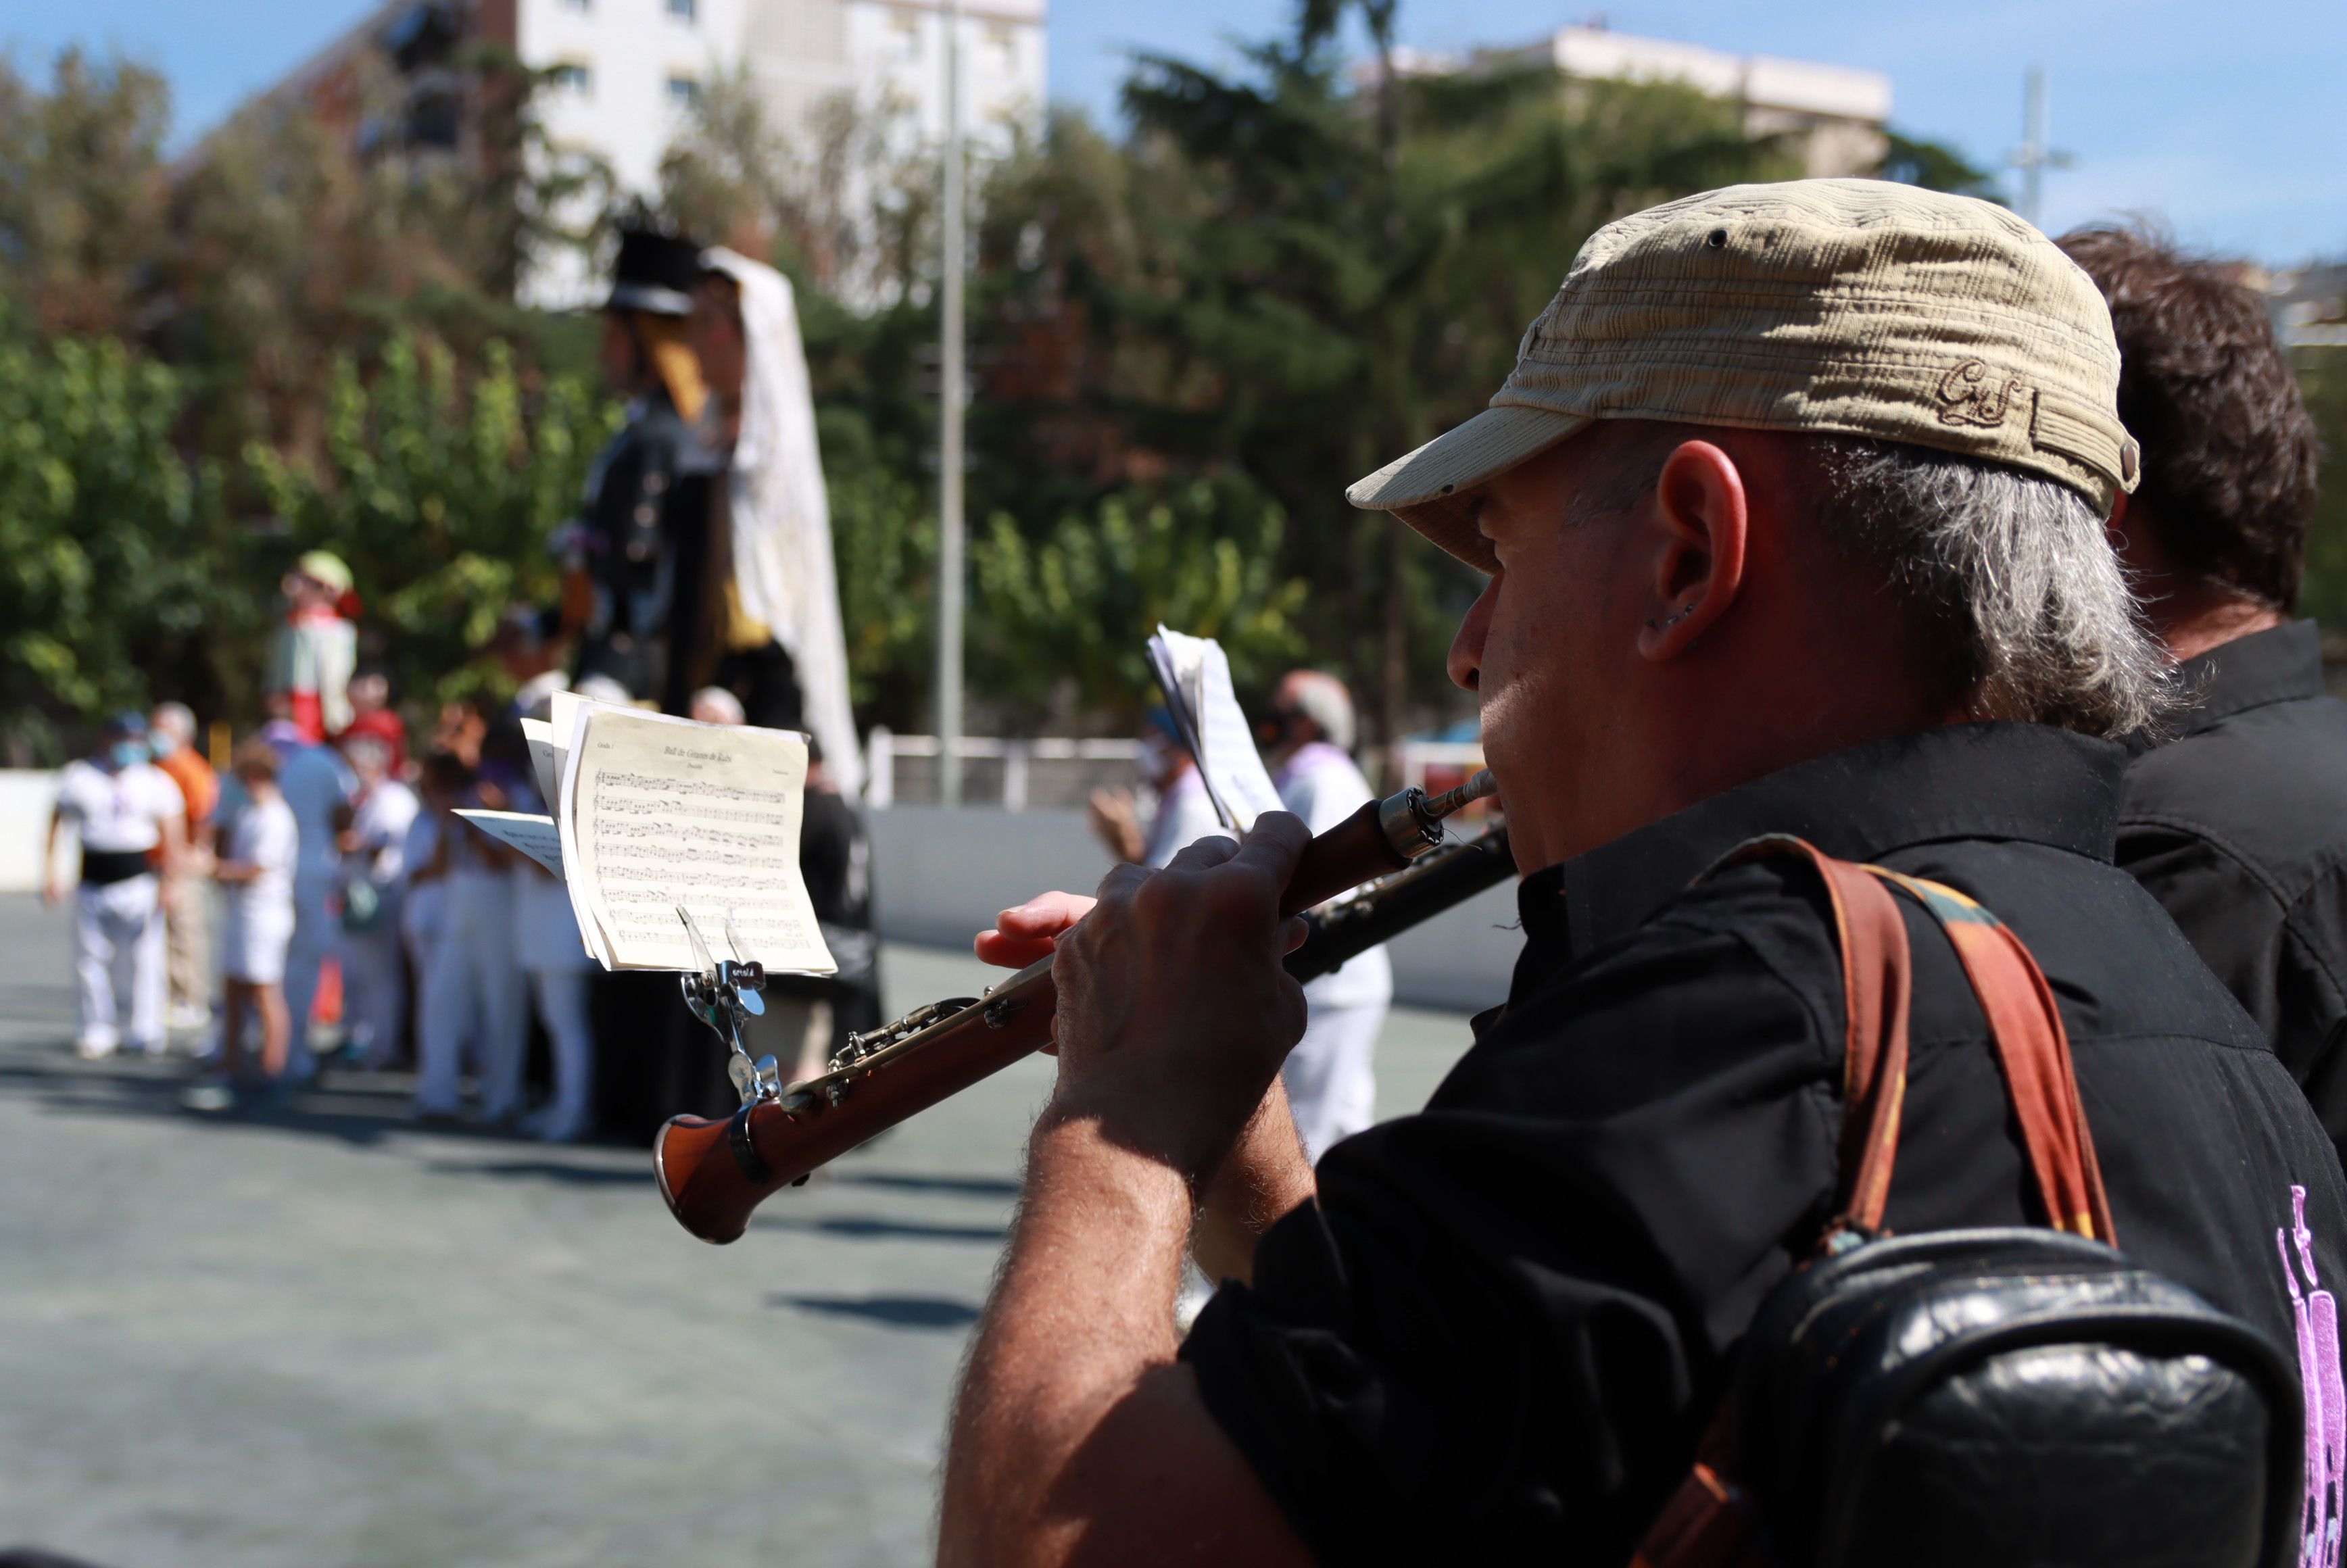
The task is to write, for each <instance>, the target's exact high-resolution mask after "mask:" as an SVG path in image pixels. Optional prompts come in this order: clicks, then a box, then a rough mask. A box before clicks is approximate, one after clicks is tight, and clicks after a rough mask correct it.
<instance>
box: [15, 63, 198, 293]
mask: <svg viewBox="0 0 2347 1568" xmlns="http://www.w3.org/2000/svg"><path fill="white" fill-rule="evenodd" d="M170 118H171V111H170V92H169V88H168V87H166V86H165V84H164V82H163V79H162V78H161V77H159V76H157V75H156V74H155V73H154V72H152V71H149V70H148V69H146V68H145V67H140V66H136V65H131V64H128V62H126V61H124V60H122V59H120V58H111V59H105V60H93V59H91V58H90V57H89V56H87V55H85V54H84V53H83V52H82V51H80V50H79V49H67V50H65V51H64V52H62V53H61V54H59V55H58V56H57V58H56V65H55V67H54V69H53V70H52V72H51V77H50V83H49V87H48V88H47V90H46V91H44V90H42V89H41V88H40V87H36V85H35V84H33V83H32V82H29V81H27V80H26V78H25V77H23V76H21V75H20V74H18V72H17V70H16V67H15V62H14V61H13V60H10V59H8V58H7V57H5V56H0V292H5V295H6V297H7V298H8V299H9V300H11V301H12V302H15V306H16V308H17V310H18V311H19V313H21V314H22V316H23V318H24V319H25V320H26V322H28V323H30V324H31V325H32V326H33V328H34V329H35V330H36V332H38V333H42V334H43V335H49V334H56V333H124V332H128V331H129V330H130V328H131V325H132V323H133V321H134V319H135V317H136V315H137V313H138V307H139V305H140V304H141V303H142V301H143V296H144V295H145V293H146V292H148V291H149V290H150V289H151V288H152V282H153V281H152V278H151V276H150V273H151V271H152V268H153V265H154V261H155V258H156V256H157V255H158V254H159V251H160V250H161V247H162V243H163V240H164V234H165V221H164V220H165V201H164V194H165V193H164V183H163V165H162V148H163V138H164V135H165V133H166V132H167V131H168V130H169V126H170Z"/></svg>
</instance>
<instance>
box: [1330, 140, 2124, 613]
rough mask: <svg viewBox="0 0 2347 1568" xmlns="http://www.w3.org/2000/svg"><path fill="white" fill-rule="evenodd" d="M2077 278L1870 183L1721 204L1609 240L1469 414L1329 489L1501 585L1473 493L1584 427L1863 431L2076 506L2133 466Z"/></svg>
mask: <svg viewBox="0 0 2347 1568" xmlns="http://www.w3.org/2000/svg"><path fill="white" fill-rule="evenodd" d="M2118 383H2119V351H2118V343H2117V342H2116V339H2115V338H2114V337H2113V336H2112V333H2111V318H2110V312H2109V311H2108V310H2107V309H2106V307H2105V306H2104V303H2103V297H2102V294H2101V293H2100V292H2098V291H2097V290H2096V287H2095V285H2094V282H2093V281H2092V280H2091V279H2089V278H2088V277H2087V276H2086V273H2085V272H2081V271H2080V270H2079V269H2078V267H2077V265H2076V264H2075V262H2073V261H2071V260H2070V259H2069V258H2068V257H2067V256H2065V255H2064V254H2063V253H2062V251H2060V249H2059V248H2058V247H2056V246H2055V243H2054V242H2053V241H2051V240H2048V239H2047V238H2046V237H2045V235H2043V234H2041V233H2039V232H2038V231H2036V230H2035V229H2034V228H2032V227H2030V225H2028V224H2027V223H2024V222H2023V221H2022V220H2020V219H2019V218H2016V217H2014V215H2013V214H2012V213H2010V212H2008V211H2006V210H2004V208H2002V207H1997V206H1993V205H1992V204H1991V203H1989V202H1986V201H1981V200H1975V199H1973V198H1972V197H1967V196H1949V195H1945V194H1942V193H1941V192H1938V191H1932V190H1917V189H1915V188H1914V187H1912V186H1907V185H1896V184H1892V183H1890V182H1888V181H1885V180H1876V179H1796V180H1788V181H1787V182H1785V183H1783V184H1778V185H1732V186H1729V187H1727V189H1726V190H1712V191H1706V192H1705V193H1704V194H1702V195H1700V196H1689V197H1686V198H1683V199H1681V200H1677V201H1669V202H1665V203H1664V204H1663V205H1662V206H1660V207H1650V208H1648V209H1647V210H1645V211H1644V212H1637V213H1633V214H1632V215H1631V216H1629V217H1627V218H1624V219H1621V220H1617V221H1615V222H1612V223H1608V224H1607V225H1606V226H1605V227H1604V228H1603V229H1600V230H1599V231H1597V232H1596V233H1595V234H1593V235H1592V236H1590V239H1589V242H1588V243H1587V244H1585V245H1583V247H1582V248H1581V253H1580V254H1579V255H1578V256H1576V257H1574V258H1573V270H1572V271H1571V272H1567V273H1566V274H1565V279H1564V285H1563V287H1562V288H1561V289H1559V290H1558V291H1557V294H1556V298H1555V299H1554V300H1553V301H1551V302H1550V303H1549V307H1548V309H1546V310H1545V311H1542V313H1541V314H1540V319H1539V320H1537V321H1535V322H1533V323H1532V327H1531V329H1530V330H1529V331H1527V332H1526V333H1524V340H1523V343H1522V345H1521V346H1520V347H1519V348H1518V350H1517V352H1516V368H1515V370H1514V372H1513V373H1512V374H1510V375H1509V377H1508V380H1507V384H1506V385H1504V386H1502V387H1501V388H1500V391H1499V394H1498V395H1496V396H1495V397H1493V398H1492V399H1491V406H1490V407H1489V408H1486V409H1485V410H1484V411H1483V412H1482V413H1481V414H1479V415H1475V417H1473V418H1472V419H1470V420H1468V421H1467V422H1466V423H1465V424H1463V425H1459V426H1458V427H1457V428H1456V429H1453V430H1451V431H1450V432H1448V433H1447V434H1445V435H1442V436H1438V437H1436V438H1435V439H1434V440H1432V441H1430V442H1428V443H1427V444H1426V445H1425V446H1421V447H1419V449H1418V450H1417V451H1415V452H1412V453H1410V454H1409V456H1405V457H1400V458H1398V459H1396V460H1395V461H1393V462H1391V463H1389V464H1387V465H1386V466H1384V467H1382V468H1380V469H1378V471H1377V472H1376V473H1374V474H1372V475H1370V476H1369V477H1368V478H1366V479H1363V480H1361V481H1359V482H1358V483H1357V484H1355V485H1354V486H1353V487H1351V488H1350V489H1349V490H1348V491H1347V492H1346V497H1347V499H1348V500H1350V501H1351V502H1352V503H1353V505H1355V506H1357V507H1365V508H1368V509H1370V510H1378V511H1389V512H1393V513H1397V514H1398V515H1399V516H1400V518H1402V520H1403V521H1405V522H1407V523H1409V525H1410V527H1412V528H1416V529H1417V530H1418V531H1419V533H1422V534H1424V535H1425V536H1426V537H1427V538H1430V539H1432V540H1433V541H1434V542H1435V543H1436V544H1438V545H1440V546H1441V547H1442V548H1444V549H1446V550H1449V551H1450V553H1451V554H1452V555H1454V556H1457V557H1458V558H1459V559H1461V560H1463V561H1465V562H1467V563H1468V564H1469V565H1471V566H1474V567H1477V568H1480V569H1482V570H1484V571H1487V572H1488V571H1495V570H1497V569H1498V563H1497V562H1496V561H1495V560H1494V559H1492V556H1491V547H1490V546H1489V545H1488V544H1486V543H1485V542H1484V540H1483V539H1482V538H1481V536H1480V535H1479V534H1478V533H1477V532H1476V530H1475V522H1474V512H1473V507H1472V505H1471V501H1472V498H1473V495H1474V492H1475V490H1476V489H1477V487H1480V486H1481V485H1483V484H1485V483H1487V482H1489V481H1490V480H1491V479H1492V478H1493V477H1496V476H1498V475H1500V474H1501V473H1504V472H1505V471H1506V470H1508V469H1510V468H1512V467H1513V466H1516V465H1517V464H1519V463H1521V462H1523V461H1524V460H1525V459H1526V458H1528V457H1532V456H1536V455H1538V454H1539V453H1541V452H1543V451H1545V450H1547V449H1548V448H1549V447H1551V446H1555V445H1556V444H1557V443H1558V442H1560V441H1563V440H1564V439H1566V438H1567V437H1569V436H1574V435H1577V434H1579V433H1580V432H1581V431H1583V430H1585V429H1587V428H1588V427H1589V426H1590V425H1591V424H1592V423H1594V421H1596V420H1600V419H1662V420H1675V421H1680V422H1684V423H1687V424H1693V425H1730V426H1737V427H1742V428H1747V429H1755V430H1790V431H1816V432H1821V433H1838V434H1841V435H1850V436H1873V437H1876V438H1878V439H1881V440H1886V441H1903V442H1908V443H1911V444H1912V445H1915V446H1934V447H1938V448H1941V449H1942V450H1944V451H1950V452H1961V453H1964V454H1966V455H1968V456H1974V457H1981V458H1985V459H1987V460H1989V461H1991V462H1995V463H2003V464H2007V465H2009V466H2013V467H2015V468H2021V469H2025V470H2027V471H2028V472H2030V473H2033V474H2040V475H2043V476H2045V477H2047V478H2049V479H2055V480H2058V481H2060V482H2061V483H2063V484H2065V485H2068V486H2071V487H2074V488H2075V489H2077V490H2079V491H2081V492H2083V493H2084V494H2085V495H2086V497H2088V498H2089V499H2090V500H2092V501H2093V502H2094V503H2095V505H2096V506H2097V507H2100V508H2101V509H2102V511H2103V513H2104V515H2106V516H2108V515H2109V512H2110V508H2111V505H2112V501H2113V498H2114V497H2115V496H2116V493H2117V492H2118V491H2121V490H2133V489H2134V488H2135V486H2136V477H2137V472H2138V470H2139V468H2140V466H2141V459H2140V456H2139V453H2138V451H2137V446H2136V443H2135V439H2134V437H2132V436H2129V435H2128V434H2127V431H2126V429H2125V428H2124V427H2123V426H2122V425H2120V424H2119V416H2118Z"/></svg>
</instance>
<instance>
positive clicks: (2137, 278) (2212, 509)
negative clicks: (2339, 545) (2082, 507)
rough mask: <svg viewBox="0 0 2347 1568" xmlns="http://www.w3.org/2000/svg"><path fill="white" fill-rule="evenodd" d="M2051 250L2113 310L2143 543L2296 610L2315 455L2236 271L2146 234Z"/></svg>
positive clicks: (2114, 230) (2309, 428)
mask: <svg viewBox="0 0 2347 1568" xmlns="http://www.w3.org/2000/svg"><path fill="white" fill-rule="evenodd" d="M2061 246H2062V249H2063V250H2065V251H2068V252H2069V255H2070V259H2071V260H2072V261H2075V262H2077V263H2078V265H2079V266H2081V267H2083V268H2085V269H2086V274H2087V276H2089V277H2091V278H2093V279H2094V280H2095V282H2096V284H2097V285H2098V286H2099V287H2100V288H2101V289H2102V291H2103V297H2104V298H2105V299H2106V300H2107V301H2109V302H2110V307H2111V324H2112V326H2114V327H2115V328H2116V329H2117V332H2118V340H2119V418H2120V419H2121V420H2122V421H2123V422H2124V423H2125V424H2126V425H2127V429H2128V431H2129V432H2130V433H2131V434H2133V435H2134V436H2135V437H2136V439H2137V440H2138V441H2140V442H2141V443H2143V484H2142V487H2140V488H2139V489H2137V491H2136V494H2135V504H2136V505H2137V506H2139V507H2143V508H2144V511H2145V513H2146V514H2147V520H2148V521H2149V522H2150V525H2151V533H2152V535H2153V537H2154V538H2156V539H2157V542H2158V544H2159V546H2160V548H2163V549H2164V550H2166V551H2167V553H2168V558H2169V559H2171V560H2173V561H2174V562H2175V563H2176V565H2177V568H2178V569H2179V570H2182V571H2186V572H2190V573H2192V574H2194V575H2196V576H2198V577H2202V578H2206V579H2209V580H2211V581H2214V582H2219V583H2222V584H2224V585H2226V586H2227V587H2229V588H2231V589H2235V590H2236V591H2238V592H2239V593H2242V594H2244V595H2246V596H2248V597H2249V598H2250V599H2253V600H2257V601H2258V602H2260V603H2261V604H2264V605H2268V606H2270V607H2271V608H2272V609H2275V610H2285V611H2286V610H2291V609H2294V608H2295V607H2296V605H2297V603H2298V579H2299V572H2300V569H2301V567H2302V566H2303V564H2304V561H2305V556H2306V530H2307V528H2308V525H2309V524H2310V523H2311V522H2312V520H2313V518H2314V497H2315V468H2316V465H2317V463H2318V461H2319V459H2320V456H2321V454H2320V450H2319V448H2318V446H2317V443H2316V441H2315V436H2314V423H2313V421H2312V420H2311V419H2309V418H2308V417H2307V413H2306V405H2305V403H2304V402H2303V400H2301V397H2300V395H2299V390H2298V377H2297V375H2296V374H2294V373H2293V372H2292V371H2291V364H2290V360H2289V357H2288V356H2287V355H2286V354H2284V353H2283V352H2282V346H2281V343H2280V340H2279V339H2277V338H2276V337H2275V336H2274V331H2273V324H2272V323H2270V321H2268V320H2267V317H2266V312H2265V305H2264V302H2262V301H2260V299H2259V297H2258V295H2257V294H2256V293H2255V292H2253V291H2252V290H2251V289H2250V287H2249V286H2248V285H2247V284H2246V283H2244V282H2242V279H2241V268H2240V267H2239V265H2238V264H2236V263H2232V262H2227V261H2213V260H2210V259H2209V258H2206V257H2200V256H2193V255H2188V254H2187V253H2185V252H2184V251H2180V250H2178V248H2177V247H2176V245H2175V244H2174V243H2172V242H2171V241H2168V239H2167V238H2166V237H2165V236H2162V235H2159V234H2157V233H2153V232H2150V231H2146V230H2143V229H2139V228H2118V227H2109V228H2094V229H2081V230H2077V231H2075V232H2072V233H2069V234H2065V235H2064V236H2063V237H2062V240H2061Z"/></svg>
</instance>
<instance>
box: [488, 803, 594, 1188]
mask: <svg viewBox="0 0 2347 1568" xmlns="http://www.w3.org/2000/svg"><path fill="white" fill-rule="evenodd" d="M513 809H514V810H516V811H543V810H545V809H546V807H545V804H544V803H542V802H541V801H539V799H538V794H537V791H536V790H535V789H529V790H528V793H527V794H526V796H524V797H523V798H521V799H520V800H518V803H517V804H515V806H514V808H513ZM507 875H508V876H511V877H512V879H513V922H514V935H513V949H514V957H515V958H516V960H517V961H518V962H519V964H520V965H521V970H522V973H523V974H525V975H527V976H528V978H529V994H530V999H531V1000H532V1001H534V1002H535V1003H536V1004H537V1006H538V1022H540V1023H542V1024H544V1025H545V1026H546V1038H547V1040H548V1043H549V1044H550V1045H551V1046H552V1047H553V1050H554V1097H553V1098H552V1099H550V1100H548V1102H546V1103H545V1104H544V1105H543V1106H540V1107H539V1108H538V1110H537V1111H536V1112H533V1113H532V1114H531V1115H530V1116H528V1118H527V1119H526V1120H525V1121H524V1122H523V1126H524V1128H525V1129H526V1130H527V1131H528V1132H531V1133H532V1134H534V1135H535V1136H537V1137H539V1138H543V1139H545V1140H546V1141H547V1142H548V1143H577V1142H578V1141H579V1139H581V1138H584V1137H585V1136H586V1135H587V1134H588V1132H589V1131H591V1130H592V1128H593V1126H594V1121H595V1115H594V1112H595V1107H594V1098H593V1097H594V1091H595V1030H594V1026H593V1024H592V1022H591V1021H590V1020H589V1017H588V1012H587V974H588V969H589V967H590V966H591V964H592V963H593V960H592V959H590V958H588V956H587V947H586V944H585V943H584V942H582V941H580V940H579V918H578V917H577V916H576V915H574V914H573V913H572V912H571V908H570V892H569V889H568V888H566V887H564V886H563V885H562V884H561V883H559V882H558V881H556V880H555V879H554V876H553V875H552V874H551V873H550V872H548V871H547V870H546V869H545V868H544V867H543V866H539V865H538V863H537V862H536V861H534V860H528V859H518V860H516V861H515V863H514V866H513V869H512V870H511V871H510V872H509V873H507Z"/></svg>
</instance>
